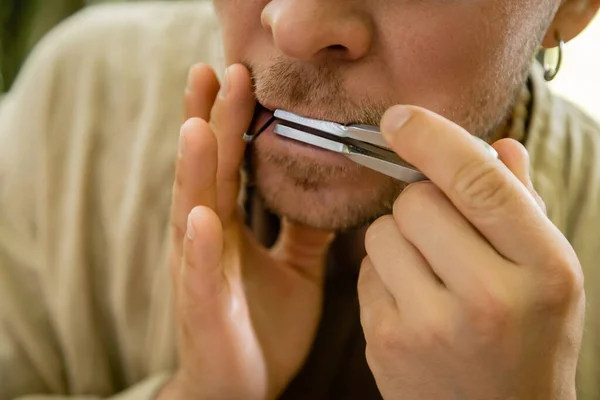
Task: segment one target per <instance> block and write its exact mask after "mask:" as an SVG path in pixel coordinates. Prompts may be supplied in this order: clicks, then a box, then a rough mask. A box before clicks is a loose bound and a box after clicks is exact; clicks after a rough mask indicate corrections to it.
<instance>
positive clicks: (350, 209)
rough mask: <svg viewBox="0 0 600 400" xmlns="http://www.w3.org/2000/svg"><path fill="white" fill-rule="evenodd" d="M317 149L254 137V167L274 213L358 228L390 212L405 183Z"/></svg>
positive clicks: (317, 224) (303, 221) (325, 225)
mask: <svg viewBox="0 0 600 400" xmlns="http://www.w3.org/2000/svg"><path fill="white" fill-rule="evenodd" d="M278 141H281V142H280V143H277V142H278ZM282 144H283V146H281V145H282ZM296 147H298V148H296ZM301 148H302V149H301ZM313 151H314V149H311V148H307V147H306V145H303V144H297V143H290V142H289V141H286V142H285V143H284V139H283V138H278V137H268V136H266V135H265V136H264V137H262V136H261V137H259V138H258V139H257V141H256V142H255V146H254V149H253V152H252V162H251V171H250V172H251V175H252V176H253V181H254V183H255V185H256V188H257V189H258V193H259V195H260V196H261V197H262V199H263V201H264V203H265V204H266V206H267V207H268V208H269V209H270V210H271V211H272V212H274V213H275V214H277V215H279V216H281V217H286V218H289V219H291V220H293V221H296V222H298V223H301V224H304V225H307V226H311V227H314V228H320V229H332V230H337V231H343V230H350V229H355V228H359V227H362V226H364V225H367V224H369V223H371V222H372V221H374V220H375V219H377V218H378V217H380V216H382V215H385V214H389V213H390V212H391V209H392V206H393V203H394V201H395V200H396V198H397V197H398V195H399V194H400V192H401V191H402V189H403V188H404V187H405V186H406V185H405V184H404V183H401V182H398V181H396V180H395V179H392V178H390V177H387V176H385V175H382V174H380V173H378V172H375V171H372V170H370V169H367V168H364V167H362V166H359V165H358V164H355V163H353V162H352V161H350V160H348V159H346V158H345V157H344V156H340V155H337V154H334V153H329V152H327V153H329V154H327V153H322V152H323V151H322V150H318V153H317V154H314V153H313ZM340 157H341V158H340Z"/></svg>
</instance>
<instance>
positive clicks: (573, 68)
mask: <svg viewBox="0 0 600 400" xmlns="http://www.w3.org/2000/svg"><path fill="white" fill-rule="evenodd" d="M565 49H566V51H565V55H564V60H563V67H562V69H561V71H560V74H559V75H558V76H557V77H556V79H555V80H554V81H552V82H551V84H550V86H551V87H552V89H553V90H554V91H555V92H556V93H559V94H560V95H562V96H564V97H566V98H568V99H570V100H572V101H574V102H575V103H577V104H579V105H581V107H582V108H584V109H585V110H586V111H587V112H588V113H589V114H591V115H593V116H594V117H595V118H596V119H597V120H598V121H600V14H599V15H597V16H596V18H595V19H594V21H593V22H592V24H591V25H590V26H588V28H587V29H586V30H585V31H584V32H583V33H582V34H581V35H580V36H579V37H577V38H575V39H574V40H572V41H571V42H569V43H567V45H566V47H565Z"/></svg>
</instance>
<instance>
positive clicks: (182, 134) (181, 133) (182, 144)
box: [178, 125, 185, 157]
mask: <svg viewBox="0 0 600 400" xmlns="http://www.w3.org/2000/svg"><path fill="white" fill-rule="evenodd" d="M184 149H185V125H184V126H182V127H181V130H180V131H179V150H178V155H179V157H181V156H183V151H184Z"/></svg>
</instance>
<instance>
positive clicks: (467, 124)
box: [246, 46, 530, 230]
mask: <svg viewBox="0 0 600 400" xmlns="http://www.w3.org/2000/svg"><path fill="white" fill-rule="evenodd" d="M524 47H527V46H524ZM523 50H526V49H523ZM529 61H530V60H529V59H525V57H521V62H520V64H519V65H514V63H515V61H512V62H511V63H510V64H512V65H503V66H502V67H503V68H502V67H501V68H498V65H495V66H493V67H491V66H490V67H489V68H492V69H490V70H489V71H490V72H488V73H487V74H486V79H485V81H482V80H481V79H479V80H476V81H474V82H472V85H471V86H470V87H468V88H465V90H463V91H462V92H461V93H460V94H459V95H457V96H456V101H454V102H453V105H452V106H451V107H449V108H445V109H442V110H435V109H433V110H432V111H434V112H437V113H438V114H440V115H442V116H444V117H445V118H447V119H449V120H451V121H453V122H455V123H457V124H458V125H460V126H462V127H463V128H465V129H466V130H468V131H469V132H471V133H472V134H473V135H475V136H478V137H480V138H482V139H484V140H486V139H489V138H490V137H491V135H493V134H494V133H495V132H496V131H497V130H498V127H499V126H501V125H502V124H503V122H505V121H506V119H507V116H508V114H509V111H510V110H511V109H512V106H513V103H514V101H515V99H516V97H517V93H518V92H519V90H520V88H521V85H523V84H524V82H525V80H526V78H527V71H528V67H529V65H530V62H529ZM246 65H247V66H248V68H249V70H250V71H251V74H252V77H253V80H254V84H255V92H256V97H257V99H258V101H259V102H260V103H261V104H263V105H267V106H268V105H276V107H277V108H283V109H287V110H290V111H293V112H295V113H298V114H303V115H305V116H311V117H313V118H319V119H325V120H331V121H336V122H339V123H343V124H353V123H356V124H367V125H377V126H378V125H379V123H380V121H381V118H382V116H383V114H384V113H385V111H386V110H387V109H388V108H389V107H391V106H392V105H393V104H395V103H394V101H393V99H383V100H381V99H380V100H377V101H376V100H374V99H370V98H369V97H368V96H362V98H361V99H360V100H356V99H355V97H356V96H351V95H350V94H349V93H348V91H347V90H346V89H345V88H346V87H348V85H350V84H351V83H350V82H347V80H345V79H344V77H343V76H342V74H341V72H340V71H339V70H338V69H336V68H335V67H334V66H330V65H327V64H321V65H314V64H304V63H299V62H293V61H290V60H287V59H285V58H276V59H273V60H271V63H270V65H269V66H268V67H267V68H258V67H257V66H255V65H252V63H248V62H246ZM485 67H487V66H484V68H485ZM507 71H508V72H507ZM247 166H248V174H249V178H250V180H249V183H250V184H251V185H254V186H255V187H256V189H257V194H258V195H259V196H260V197H261V198H262V201H263V203H264V204H265V205H266V206H267V207H268V208H269V209H270V210H271V211H272V212H273V213H275V214H276V215H279V216H280V217H286V218H289V219H291V220H293V221H296V222H298V223H301V224H304V225H308V226H311V227H315V228H321V229H332V230H350V229H356V228H360V227H363V226H365V225H366V224H369V223H371V222H372V221H374V220H375V219H377V218H379V217H380V216H382V215H385V214H390V213H391V210H392V207H393V204H394V201H395V200H396V198H397V197H398V196H399V195H400V193H401V192H402V190H403V189H404V188H405V187H406V183H403V182H399V181H397V180H395V179H393V178H390V177H387V176H384V175H382V174H380V173H378V172H375V171H372V170H370V169H367V168H365V167H362V166H360V165H358V164H354V165H349V166H338V165H329V164H319V163H316V162H315V161H314V160H313V159H311V158H308V157H303V156H299V155H294V154H289V153H281V152H277V151H274V150H273V148H271V147H269V146H268V145H267V144H265V143H264V142H263V141H262V140H261V137H258V138H257V140H256V141H255V142H254V144H253V146H251V147H250V148H249V151H248V160H247Z"/></svg>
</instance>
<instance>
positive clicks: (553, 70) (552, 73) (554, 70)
mask: <svg viewBox="0 0 600 400" xmlns="http://www.w3.org/2000/svg"><path fill="white" fill-rule="evenodd" d="M554 38H555V39H556V41H557V42H558V47H555V49H556V50H557V51H558V55H557V58H556V65H555V66H554V67H551V66H550V65H549V64H548V63H547V62H546V58H547V57H546V56H547V54H548V52H550V49H544V50H543V54H542V60H543V61H542V62H543V64H544V79H545V80H546V82H550V81H551V80H553V79H554V78H556V75H558V71H560V67H561V65H562V59H563V52H564V49H565V42H564V40H562V38H561V37H560V33H558V31H556V32H555V33H554Z"/></svg>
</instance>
